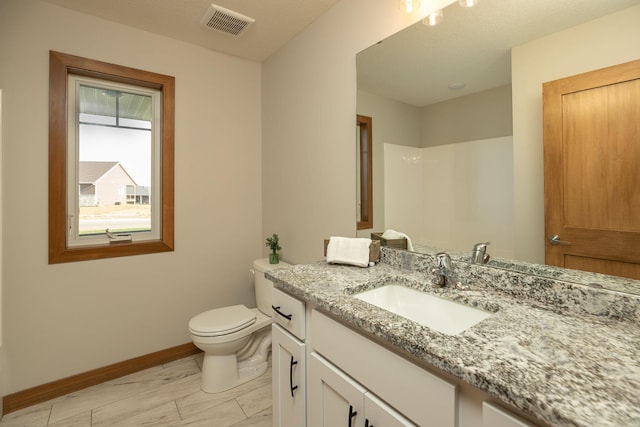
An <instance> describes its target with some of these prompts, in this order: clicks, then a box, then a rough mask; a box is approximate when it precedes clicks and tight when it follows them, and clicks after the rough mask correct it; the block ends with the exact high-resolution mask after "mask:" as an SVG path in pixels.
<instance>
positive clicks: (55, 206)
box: [49, 51, 175, 264]
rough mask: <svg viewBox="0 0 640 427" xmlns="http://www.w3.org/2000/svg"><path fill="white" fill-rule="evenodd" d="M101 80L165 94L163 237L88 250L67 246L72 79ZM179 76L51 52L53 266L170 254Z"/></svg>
mask: <svg viewBox="0 0 640 427" xmlns="http://www.w3.org/2000/svg"><path fill="white" fill-rule="evenodd" d="M69 74H75V75H80V76H88V77H96V78H101V79H105V80H109V81H113V82H117V83H128V84H133V85H137V86H142V87H148V88H155V89H159V90H160V91H162V136H161V139H162V141H161V145H162V159H161V168H162V206H161V207H159V208H160V209H162V220H161V224H160V227H161V238H160V239H159V240H151V241H144V242H128V243H117V244H110V245H109V244H106V245H95V246H83V247H73V248H70V247H67V190H66V189H67V185H66V179H67V178H66V176H67V174H66V168H67V164H66V158H67V156H66V150H67V77H68V75H69ZM174 131H175V78H174V77H172V76H167V75H163V74H157V73H152V72H149V71H142V70H137V69H134V68H129V67H124V66H120V65H115V64H109V63H106V62H101V61H95V60H92V59H87V58H82V57H79V56H74V55H68V54H64V53H60V52H54V51H50V52H49V264H57V263H64V262H74V261H85V260H94V259H102V258H113V257H122V256H130V255H142V254H150V253H158V252H168V251H173V249H174V179H173V177H174Z"/></svg>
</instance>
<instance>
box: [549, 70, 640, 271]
mask: <svg viewBox="0 0 640 427" xmlns="http://www.w3.org/2000/svg"><path fill="white" fill-rule="evenodd" d="M543 105H544V108H543V117H544V193H545V233H546V234H545V236H546V239H547V242H546V250H545V259H546V263H547V264H549V265H556V266H560V267H566V268H572V269H578V270H585V271H593V272H600V273H605V274H613V275H616V276H625V277H632V278H635V279H640V60H638V61H633V62H629V63H625V64H621V65H616V66H613V67H608V68H603V69H601V70H597V71H592V72H588V73H584V74H580V75H577V76H573V77H568V78H564V79H560V80H556V81H552V82H548V83H545V84H544V85H543ZM553 236H558V237H557V238H556V240H559V242H555V243H556V244H554V242H550V238H552V237H553ZM558 243H559V244H558Z"/></svg>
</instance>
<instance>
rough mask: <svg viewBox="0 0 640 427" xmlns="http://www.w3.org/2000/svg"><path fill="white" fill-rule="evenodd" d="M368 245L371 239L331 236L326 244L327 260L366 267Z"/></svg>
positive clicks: (367, 262) (367, 263)
mask: <svg viewBox="0 0 640 427" xmlns="http://www.w3.org/2000/svg"><path fill="white" fill-rule="evenodd" d="M370 245H371V239H366V238H351V237H335V236H333V237H331V238H330V239H329V244H328V245H327V262H328V263H332V264H349V265H356V266H358V267H367V266H368V265H369V246H370Z"/></svg>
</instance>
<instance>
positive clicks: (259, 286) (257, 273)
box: [253, 258, 291, 316]
mask: <svg viewBox="0 0 640 427" xmlns="http://www.w3.org/2000/svg"><path fill="white" fill-rule="evenodd" d="M290 265H291V264H288V263H286V262H283V261H280V262H279V263H278V264H269V258H261V259H257V260H255V261H253V283H254V286H255V289H256V305H257V307H258V310H260V311H261V312H263V313H265V314H267V315H269V316H271V303H272V300H273V297H272V296H271V294H272V292H273V282H271V280H267V279H265V277H264V273H265V272H267V271H271V270H274V269H276V268H282V267H289V266H290Z"/></svg>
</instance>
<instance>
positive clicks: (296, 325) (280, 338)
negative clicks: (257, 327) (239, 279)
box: [271, 289, 306, 427]
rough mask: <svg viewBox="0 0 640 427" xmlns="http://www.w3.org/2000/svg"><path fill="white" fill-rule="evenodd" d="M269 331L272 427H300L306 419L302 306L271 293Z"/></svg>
mask: <svg viewBox="0 0 640 427" xmlns="http://www.w3.org/2000/svg"><path fill="white" fill-rule="evenodd" d="M273 319H274V323H273V325H272V327H271V337H272V345H271V358H272V362H271V365H272V377H273V380H272V381H273V389H272V391H273V425H274V426H276V427H278V426H280V427H300V426H304V425H305V419H306V355H305V343H304V339H305V338H306V322H305V308H304V303H302V302H301V301H298V300H297V299H295V298H292V297H291V296H289V295H287V294H285V293H283V292H281V291H280V290H278V289H274V294H273Z"/></svg>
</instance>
